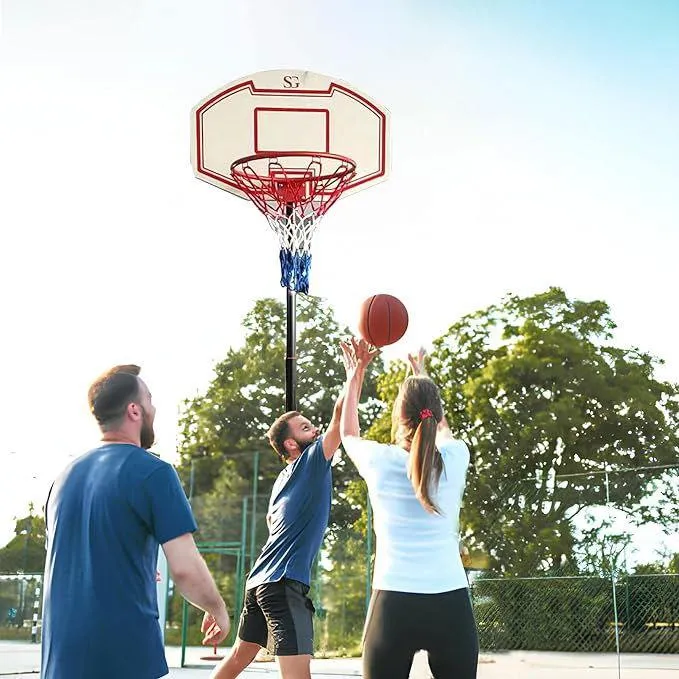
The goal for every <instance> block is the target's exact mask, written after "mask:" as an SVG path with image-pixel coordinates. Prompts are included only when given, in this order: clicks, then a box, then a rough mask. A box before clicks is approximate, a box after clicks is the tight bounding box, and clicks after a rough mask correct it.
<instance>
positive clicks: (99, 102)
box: [0, 0, 679, 542]
mask: <svg viewBox="0 0 679 679" xmlns="http://www.w3.org/2000/svg"><path fill="white" fill-rule="evenodd" d="M1 31H2V33H1V45H0V58H1V59H2V66H1V68H0V85H1V87H2V90H1V91H2V96H1V106H2V108H1V118H0V135H1V136H0V139H1V143H2V147H1V148H2V153H1V154H0V155H1V157H0V186H1V187H2V199H1V200H0V224H2V235H1V241H0V253H1V254H0V256H1V257H2V266H1V267H0V284H1V285H2V290H3V295H2V297H1V298H0V299H1V304H2V317H3V319H4V321H5V322H4V323H3V339H2V352H3V357H4V360H5V364H4V370H3V378H2V390H1V393H0V412H2V413H3V415H4V417H3V423H2V427H1V428H0V464H1V465H2V469H3V474H2V476H1V477H0V484H1V485H2V488H1V489H0V491H1V492H0V542H2V541H3V540H4V538H6V537H8V536H9V534H10V532H11V527H12V516H13V515H14V514H15V513H16V512H19V511H21V509H22V507H24V506H25V505H26V504H27V503H28V501H29V500H31V499H33V500H35V501H36V502H38V503H39V504H40V503H41V502H42V499H43V498H44V495H45V493H46V490H47V488H48V486H49V482H50V480H51V479H52V478H53V477H54V476H55V475H56V473H58V470H59V469H60V468H62V467H63V465H64V464H65V463H66V461H67V460H68V456H69V455H77V454H79V453H80V452H81V451H83V450H84V449H85V448H87V447H88V446H89V445H92V444H93V443H94V442H95V441H96V433H97V432H96V431H95V429H94V427H93V426H92V423H91V421H90V418H89V415H88V413H87V409H86V403H85V394H86V389H87V386H88V384H89V382H90V380H91V379H92V378H93V377H94V376H95V375H96V374H97V373H99V372H100V371H101V370H103V369H105V368H107V367H109V366H110V365H112V364H115V363H119V362H128V361H132V362H136V363H140V364H141V365H142V366H143V369H144V375H145V376H146V378H147V381H148V382H149V384H150V386H151V389H152V391H153V393H154V396H155V399H156V401H157V405H158V409H159V415H158V430H159V431H158V434H159V436H158V439H159V441H158V451H159V452H160V454H161V455H162V456H163V457H164V458H166V459H168V460H173V459H174V454H175V418H176V414H177V406H178V403H179V402H180V400H181V399H182V398H184V397H187V396H191V395H192V394H194V393H195V392H196V390H197V389H200V388H202V387H203V386H204V385H205V384H206V383H207V381H208V380H209V377H210V370H211V367H212V365H213V364H214V362H215V361H217V360H219V359H220V358H221V357H222V356H223V355H224V352H225V351H226V349H227V347H228V346H230V345H232V344H236V345H237V344H238V343H239V342H240V341H241V331H240V320H241V318H242V317H243V315H244V314H245V313H246V312H247V310H248V309H249V308H250V306H251V305H252V302H253V300H254V299H256V298H258V297H263V296H280V297H281V298H282V294H283V293H282V289H281V288H280V287H279V286H278V271H277V252H276V250H277V247H276V243H275V239H274V238H273V236H272V235H271V233H270V231H269V229H268V227H267V226H266V224H265V222H264V220H263V218H262V217H261V215H259V214H258V213H256V211H255V210H254V209H253V208H252V207H251V206H250V205H247V204H246V203H245V202H241V201H239V200H238V199H236V198H233V197H231V196H229V195H227V194H225V193H223V192H220V191H219V190H217V189H215V188H214V187H211V186H208V185H207V184H204V183H202V182H199V181H198V180H196V179H194V178H193V176H192V172H191V169H190V166H189V118H188V116H189V111H190V109H191V107H192V106H193V105H194V104H195V103H196V102H197V101H199V100H200V99H201V98H202V97H203V96H205V95H206V94H208V93H209V92H211V91H213V90H214V89H216V88H217V87H219V86H220V85H221V84H223V83H226V82H229V81H231V80H233V79H235V78H237V77H239V76H241V75H244V74H248V73H252V72H255V71H259V70H265V69H270V68H281V67H298V68H307V69H310V70H313V71H318V72H321V73H328V74H330V75H334V76H336V77H339V78H342V79H344V80H347V81H349V82H351V83H353V84H354V85H356V86H357V87H358V88H360V89H362V90H364V91H366V92H368V93H369V94H371V95H372V96H373V97H375V98H376V99H378V100H379V101H381V102H383V103H384V104H385V105H386V106H388V107H389V109H390V110H391V113H392V137H393V172H392V176H391V178H390V180H389V181H388V182H386V183H385V184H381V185H380V186H378V187H376V188H375V189H373V190H370V191H365V192H362V193H360V194H357V195H355V196H352V197H350V198H348V199H347V200H346V201H341V202H340V203H338V204H337V205H336V206H335V207H334V208H333V212H332V213H331V214H330V215H329V216H328V217H327V219H326V221H325V222H324V223H323V224H322V225H321V227H320V228H319V231H318V234H317V237H316V238H315V241H314V268H313V270H312V279H311V280H312V292H313V293H314V294H317V295H320V296H322V297H325V298H327V299H328V300H329V301H330V302H331V303H332V304H333V306H334V307H335V309H336V311H337V313H338V316H339V318H340V320H341V321H343V322H346V323H349V324H352V323H353V321H354V316H355V310H356V309H357V307H358V304H359V302H360V301H361V300H362V299H363V298H364V297H366V296H367V295H368V294H371V293H372V292H375V291H378V290H379V291H386V292H392V293H393V294H396V295H398V296H399V297H401V298H402V299H403V300H404V301H405V302H406V304H407V306H408V307H409V309H410V311H411V319H412V321H411V329H410V330H409V333H408V335H407V336H406V338H405V340H404V342H403V343H402V344H400V345H398V346H397V347H394V348H393V349H392V350H391V353H388V354H387V356H388V357H389V356H394V355H396V354H397V353H398V352H399V351H402V352H405V351H406V350H407V349H409V348H411V347H415V346H417V345H418V344H420V343H425V344H426V343H428V342H430V341H431V339H432V338H433V337H435V336H437V335H439V334H441V333H442V332H444V331H445V329H446V328H447V327H448V325H449V324H450V323H452V322H453V321H454V320H456V318H457V317H459V315H461V314H463V313H466V312H468V311H472V310H474V309H476V308H479V307H481V306H485V305H487V304H490V303H492V302H494V301H497V300H498V299H499V298H500V297H501V296H502V295H504V294H505V293H507V292H508V291H512V292H517V293H531V292H537V291H539V290H543V289H545V288H546V287H548V286H549V285H558V286H561V287H563V288H565V290H566V291H567V293H568V294H569V295H571V296H575V297H582V298H586V299H593V298H602V299H605V300H606V301H608V302H609V303H610V304H611V305H612V309H613V314H614V317H615V319H616V320H617V322H618V324H619V334H618V336H617V340H618V341H619V342H621V343H625V344H636V345H639V346H641V347H642V348H644V349H646V350H649V351H652V352H653V353H655V354H657V355H659V356H661V357H663V358H665V359H666V360H667V364H666V367H665V368H664V372H663V375H664V376H665V377H667V378H670V379H673V380H679V348H678V345H677V341H676V338H677V335H678V333H679V323H678V321H677V316H676V313H675V306H676V304H675V296H676V290H677V287H678V286H677V273H676V253H677V252H679V236H678V235H677V234H678V232H679V231H678V228H677V225H678V223H679V207H678V206H677V200H676V191H677V190H676V183H677V177H679V160H678V159H679V135H677V120H679V94H678V91H679V88H677V73H679V4H678V3H676V2H670V1H669V0H668V1H667V2H660V1H657V0H656V1H651V2H642V1H641V0H639V1H637V2H624V3H621V2H612V1H611V2H602V1H599V2H596V3H592V2H568V3H565V2H562V3H557V2H528V1H521V2H519V1H514V2H497V1H495V2H479V1H478V0H475V1H473V2H472V1H471V0H470V1H467V2H442V1H441V2H426V1H422V0H420V1H418V2H403V1H401V2H393V1H386V0H376V1H374V2H371V3H366V2H358V1H357V0H347V1H345V2H342V3H332V4H331V3H320V2H312V1H311V0H288V2H285V3H281V2H274V1H272V0H271V1H270V0H262V1H260V2H223V0H214V1H208V0H202V1H197V2H191V3H187V2H185V1H183V0H181V1H180V0H146V1H141V0H119V1H118V2H116V3H111V2H109V1H108V0H107V1H106V2H104V1H103V0H34V1H33V2H30V3H27V2H25V1H24V0H6V1H5V2H4V4H3V15H2V28H1ZM357 243H359V244H361V245H362V246H363V247H364V248H365V249H366V251H367V252H369V253H371V254H370V255H368V254H367V252H366V253H362V254H361V253H359V254H355V253H354V250H353V248H355V247H356V244H357ZM374 252H379V253H380V258H379V259H376V258H375V256H374V255H373V254H372V253H374ZM420 253H421V255H420ZM352 257H363V258H366V257H368V258H369V261H370V262H371V264H370V266H361V267H356V266H351V267H346V266H345V263H346V262H347V261H349V260H350V258H352ZM425 257H426V258H427V259H426V265H425ZM357 268H358V269H359V270H360V271H361V273H360V276H359V277H357V276H356V270H357ZM11 451H15V452H16V455H11V456H10V455H8V453H9V452H11ZM7 472H8V473H7ZM33 477H35V478H33Z"/></svg>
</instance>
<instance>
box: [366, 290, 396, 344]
mask: <svg viewBox="0 0 679 679" xmlns="http://www.w3.org/2000/svg"><path fill="white" fill-rule="evenodd" d="M407 329H408V311H407V309H406V308H405V306H404V305H403V302H401V300H400V299H397V298H396V297H393V296H392V295H373V296H372V297H368V299H366V300H365V302H363V304H362V305H361V313H360V316H359V320H358V334H359V335H360V336H361V337H362V338H363V339H364V340H366V342H370V344H372V345H373V346H375V347H384V346H386V345H387V344H393V343H394V342H398V340H400V339H401V337H403V335H404V334H405V331H406V330H407Z"/></svg>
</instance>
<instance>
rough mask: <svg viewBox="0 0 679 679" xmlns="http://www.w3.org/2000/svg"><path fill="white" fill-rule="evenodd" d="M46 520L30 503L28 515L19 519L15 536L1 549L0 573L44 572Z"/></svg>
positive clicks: (15, 527) (15, 528)
mask: <svg viewBox="0 0 679 679" xmlns="http://www.w3.org/2000/svg"><path fill="white" fill-rule="evenodd" d="M45 535H46V532H45V520H44V518H43V517H42V516H38V515H36V514H35V513H34V507H33V504H32V503H31V504H30V505H29V513H28V516H24V517H23V518H21V519H17V521H16V524H15V526H14V537H13V538H12V539H11V540H10V541H9V542H8V543H7V544H6V545H5V546H4V547H3V548H2V549H0V573H18V572H22V573H42V571H43V569H44V568H45Z"/></svg>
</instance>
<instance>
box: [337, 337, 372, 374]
mask: <svg viewBox="0 0 679 679" xmlns="http://www.w3.org/2000/svg"><path fill="white" fill-rule="evenodd" d="M340 348H341V349H342V362H343V363H344V369H345V370H346V371H347V377H351V376H352V375H353V374H355V373H356V372H358V371H359V370H360V371H363V370H365V369H366V368H367V367H368V366H369V365H370V362H371V361H372V360H373V358H375V356H377V354H379V353H380V350H379V349H371V348H370V345H369V344H368V343H367V342H366V341H365V340H364V339H356V338H355V337H352V338H351V340H350V341H349V342H340Z"/></svg>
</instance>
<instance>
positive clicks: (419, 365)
mask: <svg viewBox="0 0 679 679" xmlns="http://www.w3.org/2000/svg"><path fill="white" fill-rule="evenodd" d="M426 355H427V352H426V351H425V350H424V347H421V348H420V350H419V351H418V352H417V356H416V355H415V354H408V362H409V363H410V367H411V368H412V371H413V375H426V374H427V371H426V370H425V367H424V357H425V356H426Z"/></svg>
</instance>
